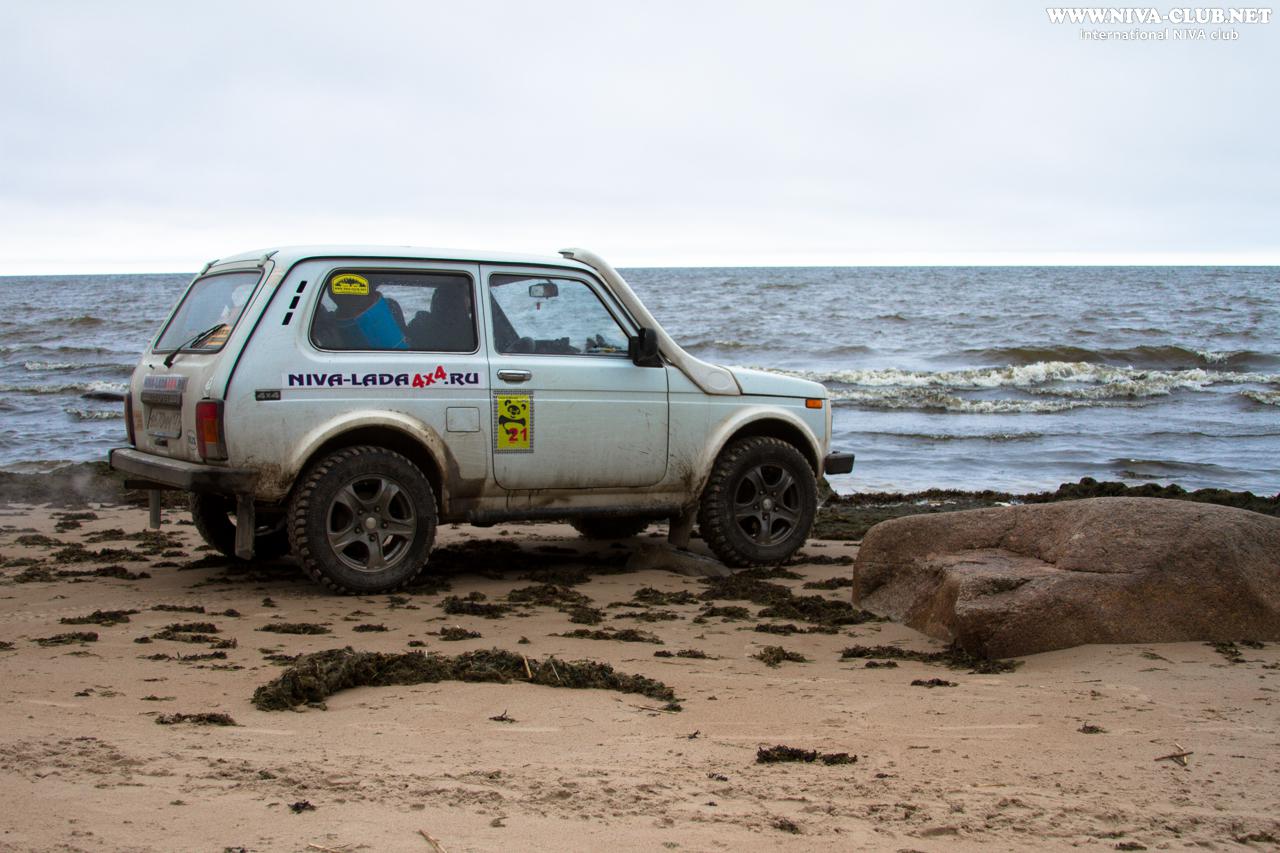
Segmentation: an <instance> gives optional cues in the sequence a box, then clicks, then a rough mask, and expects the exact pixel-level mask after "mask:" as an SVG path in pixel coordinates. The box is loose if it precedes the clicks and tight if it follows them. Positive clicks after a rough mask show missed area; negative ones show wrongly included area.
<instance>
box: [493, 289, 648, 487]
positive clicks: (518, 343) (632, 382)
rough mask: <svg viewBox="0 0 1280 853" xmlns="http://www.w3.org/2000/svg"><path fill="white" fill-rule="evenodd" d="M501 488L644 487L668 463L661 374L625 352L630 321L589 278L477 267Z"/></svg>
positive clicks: (496, 470) (632, 331) (630, 332)
mask: <svg viewBox="0 0 1280 853" xmlns="http://www.w3.org/2000/svg"><path fill="white" fill-rule="evenodd" d="M481 278H482V279H483V281H484V283H485V289H484V295H485V298H484V300H483V301H484V306H485V311H486V312H487V314H488V317H487V323H486V325H487V326H488V334H489V348H490V358H489V370H490V375H489V385H490V387H491V388H492V391H493V471H494V476H495V479H496V480H497V483H498V485H499V486H501V487H502V488H504V489H511V490H525V489H581V488H610V487H612V488H617V487H626V486H648V485H653V484H654V483H657V482H659V481H660V480H662V478H663V477H664V476H665V475H666V471H667V430H668V403H667V371H666V368H665V367H637V366H636V365H635V364H633V363H632V361H631V359H630V358H629V357H628V355H627V344H628V340H629V338H630V337H631V336H633V335H634V334H635V333H636V332H637V329H636V326H635V324H634V322H633V321H632V320H631V319H630V318H629V317H627V316H626V314H625V312H624V311H623V310H622V309H621V307H620V306H619V305H618V304H617V303H616V302H614V301H613V299H612V298H611V297H610V296H609V295H608V293H607V291H605V290H604V288H603V287H601V286H600V284H599V283H598V282H596V281H594V280H593V279H591V278H590V277H589V276H587V275H585V274H583V275H581V276H579V275H577V274H574V273H571V272H569V271H567V270H566V271H558V270H557V271H549V270H545V269H544V270H539V269H537V268H518V267H491V266H485V267H482V268H481Z"/></svg>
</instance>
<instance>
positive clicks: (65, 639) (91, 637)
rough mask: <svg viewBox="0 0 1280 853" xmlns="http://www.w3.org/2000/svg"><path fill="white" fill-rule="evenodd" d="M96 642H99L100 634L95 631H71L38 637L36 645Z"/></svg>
mask: <svg viewBox="0 0 1280 853" xmlns="http://www.w3.org/2000/svg"><path fill="white" fill-rule="evenodd" d="M96 642H98V635H97V633H96V632H94V631H71V632H69V633H66V634H54V635H53V636H52V637H39V638H37V639H36V645H39V646H45V647H48V646H69V645H71V644H72V643H96Z"/></svg>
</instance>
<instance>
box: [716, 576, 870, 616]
mask: <svg viewBox="0 0 1280 853" xmlns="http://www.w3.org/2000/svg"><path fill="white" fill-rule="evenodd" d="M704 583H706V584H707V589H706V591H705V592H703V593H702V595H701V596H700V597H701V598H702V600H704V601H715V600H717V599H736V600H745V601H750V602H751V603H752V604H760V605H763V606H764V609H763V610H761V611H760V612H759V613H758V614H757V615H758V616H760V617H761V618H765V617H768V618H773V619H794V620H797V621H800V622H814V623H817V624H819V625H827V626H837V625H861V624H862V623H864V622H883V621H885V620H884V618H883V617H881V616H877V615H875V614H874V613H871V612H869V611H867V610H859V609H857V608H855V607H854V606H853V605H852V604H850V603H849V602H847V601H836V600H835V599H831V598H826V597H824V596H821V595H796V594H795V593H793V592H792V591H791V590H790V589H788V588H787V587H785V586H783V585H782V584H778V583H770V582H768V581H765V580H761V579H760V578H759V577H758V576H754V575H752V574H750V572H738V573H737V574H734V575H730V576H729V577H725V578H709V579H707V580H706V581H704ZM704 615H716V614H710V613H706V614H704Z"/></svg>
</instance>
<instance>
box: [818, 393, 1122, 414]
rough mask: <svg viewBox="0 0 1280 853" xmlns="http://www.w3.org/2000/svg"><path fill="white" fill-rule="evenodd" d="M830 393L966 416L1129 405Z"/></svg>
mask: <svg viewBox="0 0 1280 853" xmlns="http://www.w3.org/2000/svg"><path fill="white" fill-rule="evenodd" d="M831 396H832V398H833V399H835V400H841V401H847V402H852V403H857V404H859V405H862V406H866V407H868V408H873V409H923V410H925V411H942V412H956V413H960V414H969V415H1008V414H1024V413H1039V414H1051V413H1053V412H1066V411H1070V410H1072V409H1082V408H1085V407H1087V406H1098V407H1104V408H1110V407H1119V406H1128V405H1133V404H1132V403H1126V402H1123V401H1114V400H966V399H964V398H963V397H958V396H956V395H955V394H948V393H946V392H944V391H938V390H933V389H918V388H917V389H903V390H899V389H894V390H886V391H856V390H836V391H832V392H831Z"/></svg>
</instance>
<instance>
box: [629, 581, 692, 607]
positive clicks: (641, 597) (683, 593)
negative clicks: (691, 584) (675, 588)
mask: <svg viewBox="0 0 1280 853" xmlns="http://www.w3.org/2000/svg"><path fill="white" fill-rule="evenodd" d="M631 601H632V602H633V603H635V604H637V605H644V606H645V607H666V606H670V605H672V604H697V603H698V596H696V595H694V594H693V593H691V592H689V590H687V589H682V590H680V591H679V592H663V591H662V590H660V589H654V588H653V587H651V586H645V587H641V588H640V589H638V590H636V591H635V592H634V593H633V594H632V596H631Z"/></svg>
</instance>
